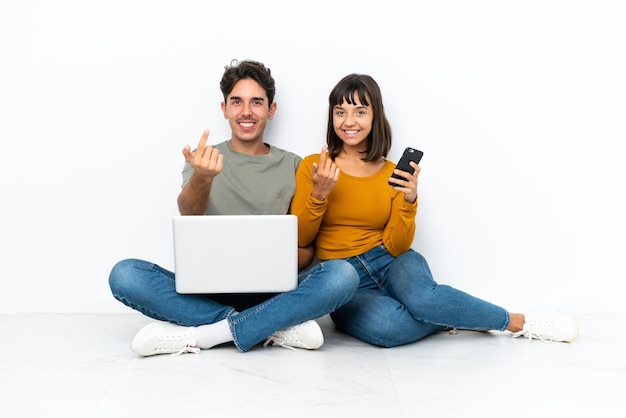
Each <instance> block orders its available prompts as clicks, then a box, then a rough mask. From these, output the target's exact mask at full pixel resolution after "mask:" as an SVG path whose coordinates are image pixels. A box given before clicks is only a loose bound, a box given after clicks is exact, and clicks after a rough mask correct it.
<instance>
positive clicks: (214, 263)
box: [173, 215, 298, 294]
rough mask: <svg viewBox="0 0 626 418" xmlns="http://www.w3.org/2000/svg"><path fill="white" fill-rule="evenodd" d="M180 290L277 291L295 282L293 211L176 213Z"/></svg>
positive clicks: (296, 235) (177, 267) (226, 291)
mask: <svg viewBox="0 0 626 418" xmlns="http://www.w3.org/2000/svg"><path fill="white" fill-rule="evenodd" d="M173 231H174V266H175V273H176V291H177V292H178V293H183V294H188V293H279V292H286V291H289V290H293V289H295V288H296V287H297V286H298V220H297V218H296V216H295V215H207V216H203V215H202V216H175V217H174V219H173Z"/></svg>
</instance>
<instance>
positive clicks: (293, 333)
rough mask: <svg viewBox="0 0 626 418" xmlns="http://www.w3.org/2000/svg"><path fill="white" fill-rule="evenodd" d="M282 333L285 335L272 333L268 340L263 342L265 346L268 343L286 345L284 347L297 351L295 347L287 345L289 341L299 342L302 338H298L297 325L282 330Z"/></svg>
mask: <svg viewBox="0 0 626 418" xmlns="http://www.w3.org/2000/svg"><path fill="white" fill-rule="evenodd" d="M280 334H282V335H283V337H282V338H281V337H278V336H276V335H272V336H270V337H269V338H268V339H267V341H265V343H264V344H263V347H267V346H268V345H278V346H280V347H284V348H289V349H290V350H293V351H296V349H295V348H293V347H291V346H289V345H287V344H288V343H290V342H291V343H299V342H300V340H299V339H298V332H297V329H296V328H295V327H293V328H288V329H286V330H281V331H280Z"/></svg>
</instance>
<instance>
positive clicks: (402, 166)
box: [389, 147, 424, 186]
mask: <svg viewBox="0 0 626 418" xmlns="http://www.w3.org/2000/svg"><path fill="white" fill-rule="evenodd" d="M423 156H424V153H423V152H422V151H420V150H418V149H415V148H411V147H407V148H405V150H404V152H403V153H402V157H400V161H398V165H397V166H396V168H397V169H398V170H402V171H406V172H409V173H411V174H413V172H414V171H415V169H413V167H411V166H410V165H409V163H410V162H411V161H415V164H419V163H420V160H421V159H422V157H423ZM391 177H393V178H396V179H401V180H406V178H404V177H400V176H399V175H397V174H392V175H391ZM389 185H390V186H397V184H395V183H392V182H391V181H390V182H389Z"/></svg>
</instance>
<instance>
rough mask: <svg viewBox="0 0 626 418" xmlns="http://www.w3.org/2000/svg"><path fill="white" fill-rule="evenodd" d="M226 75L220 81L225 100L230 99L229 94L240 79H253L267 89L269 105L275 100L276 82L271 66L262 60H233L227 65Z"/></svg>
mask: <svg viewBox="0 0 626 418" xmlns="http://www.w3.org/2000/svg"><path fill="white" fill-rule="evenodd" d="M224 68H225V71H224V75H223V76H222V80H221V81H220V90H221V91H222V94H223V95H224V101H227V100H228V95H229V94H230V92H231V91H233V89H234V88H235V84H236V83H237V82H238V81H239V80H244V79H248V78H249V79H252V80H254V81H256V82H257V83H259V84H260V85H261V87H263V88H264V89H265V94H266V95H267V98H268V101H269V103H268V106H269V105H271V104H272V103H273V102H274V96H275V95H276V83H275V82H274V78H273V77H272V73H271V71H270V69H269V68H267V67H265V65H263V64H262V63H260V62H257V61H251V60H244V61H238V60H232V61H231V62H230V64H229V65H227V66H225V67H224Z"/></svg>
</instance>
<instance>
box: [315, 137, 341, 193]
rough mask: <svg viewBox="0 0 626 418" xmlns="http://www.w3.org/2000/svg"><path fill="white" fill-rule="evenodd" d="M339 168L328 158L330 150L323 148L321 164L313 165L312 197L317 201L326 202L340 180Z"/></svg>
mask: <svg viewBox="0 0 626 418" xmlns="http://www.w3.org/2000/svg"><path fill="white" fill-rule="evenodd" d="M340 171H341V170H339V167H337V165H336V164H335V163H334V162H333V161H332V160H331V159H330V158H328V150H327V149H326V147H323V148H322V152H321V153H320V161H319V163H313V175H312V179H313V191H312V192H311V196H313V197H314V198H316V199H317V200H326V199H327V198H328V195H329V194H330V192H331V191H332V190H333V188H334V187H335V184H337V180H339V173H340Z"/></svg>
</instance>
